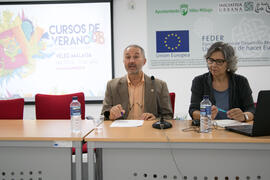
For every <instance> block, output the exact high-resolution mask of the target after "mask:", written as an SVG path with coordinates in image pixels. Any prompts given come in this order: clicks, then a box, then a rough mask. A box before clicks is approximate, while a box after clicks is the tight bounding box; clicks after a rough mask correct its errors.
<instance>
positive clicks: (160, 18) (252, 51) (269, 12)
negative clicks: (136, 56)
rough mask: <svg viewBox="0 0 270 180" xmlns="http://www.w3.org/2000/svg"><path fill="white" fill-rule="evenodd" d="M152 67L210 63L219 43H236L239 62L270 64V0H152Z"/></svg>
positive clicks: (149, 7) (149, 15)
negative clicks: (210, 54)
mask: <svg viewBox="0 0 270 180" xmlns="http://www.w3.org/2000/svg"><path fill="white" fill-rule="evenodd" d="M147 20H148V22H147V27H148V30H147V31H148V32H147V33H148V59H149V62H150V63H149V67H150V68H177V67H205V66H206V63H205V59H204V55H205V54H206V52H207V49H208V48H209V47H210V46H211V44H213V43H214V42H216V41H223V42H226V43H229V44H231V45H232V46H233V47H234V48H235V50H236V54H237V56H238V58H239V63H238V65H239V66H264V65H268V66H269V65H270V2H269V0H259V1H250V0H239V1H229V0H226V1H225V0H220V1H213V0H204V1H199V0H189V1H181V0H167V1H165V0H148V1H147Z"/></svg>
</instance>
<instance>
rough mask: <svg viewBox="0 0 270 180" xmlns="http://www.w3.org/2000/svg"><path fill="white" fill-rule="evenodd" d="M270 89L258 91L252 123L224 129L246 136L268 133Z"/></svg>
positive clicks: (269, 125)
mask: <svg viewBox="0 0 270 180" xmlns="http://www.w3.org/2000/svg"><path fill="white" fill-rule="evenodd" d="M269 111H270V90H268V91H266V90H264V91H260V92H259V95H258V100H257V106H256V113H255V116H254V122H253V125H237V126H227V127H225V129H226V130H228V131H232V132H236V133H239V134H244V135H247V136H267V135H270V116H269V115H268V114H269Z"/></svg>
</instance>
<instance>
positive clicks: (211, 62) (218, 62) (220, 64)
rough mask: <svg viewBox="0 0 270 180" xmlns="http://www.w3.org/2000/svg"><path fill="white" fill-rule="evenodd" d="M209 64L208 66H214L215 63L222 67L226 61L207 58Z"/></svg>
mask: <svg viewBox="0 0 270 180" xmlns="http://www.w3.org/2000/svg"><path fill="white" fill-rule="evenodd" d="M206 60H207V63H208V64H213V63H214V62H215V63H216V64H217V65H218V66H222V65H223V63H224V62H225V61H226V60H225V59H213V58H210V57H209V58H207V59H206Z"/></svg>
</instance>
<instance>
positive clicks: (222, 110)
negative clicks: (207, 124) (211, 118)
mask: <svg viewBox="0 0 270 180" xmlns="http://www.w3.org/2000/svg"><path fill="white" fill-rule="evenodd" d="M218 110H219V111H221V112H225V113H226V112H227V111H226V110H224V109H221V108H219V107H218Z"/></svg>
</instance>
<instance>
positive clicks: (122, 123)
mask: <svg viewBox="0 0 270 180" xmlns="http://www.w3.org/2000/svg"><path fill="white" fill-rule="evenodd" d="M143 122H144V121H143V120H116V121H114V122H113V123H112V124H111V127H138V126H142V125H143Z"/></svg>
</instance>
